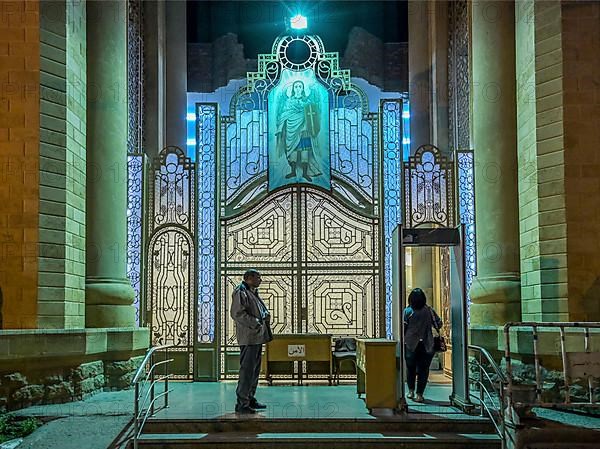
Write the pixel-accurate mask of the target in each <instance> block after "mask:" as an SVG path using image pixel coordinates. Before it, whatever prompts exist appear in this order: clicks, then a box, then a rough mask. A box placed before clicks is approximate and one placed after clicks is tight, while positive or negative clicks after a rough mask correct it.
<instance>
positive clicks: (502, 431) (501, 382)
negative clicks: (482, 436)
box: [468, 345, 507, 448]
mask: <svg viewBox="0 0 600 449" xmlns="http://www.w3.org/2000/svg"><path fill="white" fill-rule="evenodd" d="M468 349H469V351H471V352H474V353H476V354H477V355H478V356H477V357H475V358H474V359H473V361H474V363H475V365H476V368H477V369H478V371H479V377H478V378H477V379H474V378H473V377H471V375H470V374H469V381H470V383H472V384H475V385H477V386H478V389H479V396H478V397H477V395H476V394H475V391H474V390H473V389H469V396H470V397H471V399H472V400H473V403H474V404H479V410H480V414H481V416H484V415H487V416H488V417H489V418H490V420H491V422H492V424H493V426H494V428H495V429H496V433H497V434H498V436H499V437H500V440H501V443H502V447H503V448H504V447H506V439H507V432H506V422H505V416H504V415H505V414H504V412H505V407H504V405H505V401H504V391H505V388H506V385H507V379H506V377H505V376H504V373H503V372H502V371H501V370H500V367H499V366H498V364H497V363H496V361H495V360H494V359H493V358H492V356H491V355H490V353H489V352H488V351H487V350H486V349H485V348H482V347H481V346H475V345H469V346H468ZM486 367H490V368H491V371H492V373H491V374H490V373H489V372H488V370H487V369H486ZM469 373H470V370H469ZM492 375H494V376H496V379H493V378H492ZM484 378H485V379H486V380H487V383H488V384H489V385H490V386H491V389H492V391H490V390H489V389H488V387H486V385H485V383H484ZM494 396H496V397H497V400H498V406H497V407H494V405H495V404H494ZM488 402H489V403H488Z"/></svg>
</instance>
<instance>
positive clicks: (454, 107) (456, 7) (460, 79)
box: [448, 0, 471, 150]
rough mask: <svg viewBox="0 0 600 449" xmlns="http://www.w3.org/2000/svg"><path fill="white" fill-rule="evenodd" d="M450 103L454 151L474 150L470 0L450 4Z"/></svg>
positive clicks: (451, 138) (452, 146)
mask: <svg viewBox="0 0 600 449" xmlns="http://www.w3.org/2000/svg"><path fill="white" fill-rule="evenodd" d="M448 11H449V14H448V17H449V27H448V32H449V35H448V41H449V42H448V43H449V48H448V100H449V105H450V109H449V114H448V116H449V117H448V118H449V134H450V135H449V137H450V148H451V150H469V149H471V139H470V108H469V105H470V101H469V98H470V82H469V73H470V72H469V66H470V64H469V58H470V48H469V42H470V17H469V2H468V1H467V0H453V1H451V2H449V9H448Z"/></svg>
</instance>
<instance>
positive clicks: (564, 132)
mask: <svg viewBox="0 0 600 449" xmlns="http://www.w3.org/2000/svg"><path fill="white" fill-rule="evenodd" d="M599 8H600V6H599V5H598V3H596V2H589V3H586V4H585V5H583V4H580V3H577V2H560V1H558V0H556V1H547V2H533V1H525V2H519V4H518V9H517V14H516V19H515V20H516V33H517V36H516V40H517V47H516V48H517V73H518V74H519V75H518V86H517V109H518V117H517V122H518V156H519V207H520V216H519V218H520V242H521V279H522V288H521V300H522V307H521V308H522V318H523V319H524V320H530V321H568V320H571V321H595V320H598V319H600V300H599V298H600V262H599V261H598V257H597V253H598V251H599V250H600V246H599V243H598V242H599V241H598V238H597V236H598V233H599V232H600V224H599V223H600V217H598V213H600V170H599V169H598V167H599V165H598V161H597V156H596V152H597V151H596V148H598V146H599V144H600V132H599V130H598V127H597V126H596V125H597V122H598V117H599V116H598V111H599V110H600V109H599V107H600V87H599V86H600V81H599V80H600V77H599V73H600V57H599V56H598V51H597V48H598V45H600V22H599V21H598V20H597V19H598V17H599V11H600V10H599ZM581 30H585V35H582V34H581Z"/></svg>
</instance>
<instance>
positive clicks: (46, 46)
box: [38, 0, 86, 328]
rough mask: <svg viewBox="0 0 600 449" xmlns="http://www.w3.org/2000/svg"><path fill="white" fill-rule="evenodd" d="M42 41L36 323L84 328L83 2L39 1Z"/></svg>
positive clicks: (52, 326) (53, 326) (42, 326)
mask: <svg viewBox="0 0 600 449" xmlns="http://www.w3.org/2000/svg"><path fill="white" fill-rule="evenodd" d="M40 45H41V52H40V67H41V73H40V88H41V101H40V211H39V212H40V215H39V220H40V235H39V238H40V257H39V279H38V303H39V304H38V308H39V311H38V314H39V318H38V326H39V327H40V328H73V327H84V323H85V320H84V316H85V126H86V119H85V104H86V94H85V92H86V75H85V69H86V65H85V54H86V45H85V3H84V2H71V1H65V0H56V1H44V2H42V5H41V20H40Z"/></svg>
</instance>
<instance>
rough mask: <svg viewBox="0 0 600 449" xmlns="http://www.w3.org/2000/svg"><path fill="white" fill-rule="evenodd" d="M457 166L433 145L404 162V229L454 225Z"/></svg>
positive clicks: (423, 147) (426, 146)
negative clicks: (455, 172)
mask: <svg viewBox="0 0 600 449" xmlns="http://www.w3.org/2000/svg"><path fill="white" fill-rule="evenodd" d="M454 196H455V193H454V167H453V163H452V161H449V160H448V159H447V158H446V157H445V156H443V155H442V153H441V152H440V150H439V149H437V148H436V147H435V146H433V145H422V146H420V147H419V148H418V149H417V151H416V153H415V154H414V155H413V156H410V157H409V159H408V162H405V163H404V202H405V209H404V226H406V227H407V228H415V227H417V226H422V225H439V226H442V227H447V228H451V227H454V226H456V224H455V211H454V207H455V206H454V205H455V201H454Z"/></svg>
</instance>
